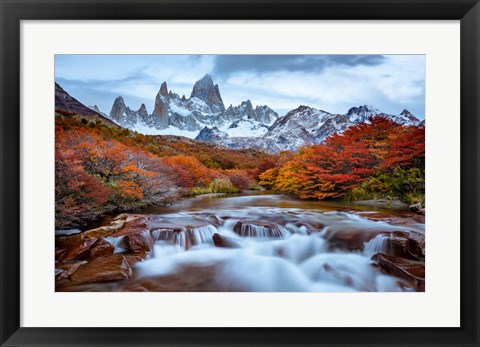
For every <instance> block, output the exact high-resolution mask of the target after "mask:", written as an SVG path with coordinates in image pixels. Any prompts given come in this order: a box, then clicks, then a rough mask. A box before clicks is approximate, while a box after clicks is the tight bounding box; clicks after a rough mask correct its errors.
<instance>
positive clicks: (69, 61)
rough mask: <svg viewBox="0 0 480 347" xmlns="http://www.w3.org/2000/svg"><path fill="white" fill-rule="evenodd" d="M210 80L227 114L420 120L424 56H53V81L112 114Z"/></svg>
mask: <svg viewBox="0 0 480 347" xmlns="http://www.w3.org/2000/svg"><path fill="white" fill-rule="evenodd" d="M207 73H208V74H210V75H211V76H212V78H213V81H214V83H216V84H218V85H219V87H220V93H221V95H222V98H223V102H224V104H225V106H226V107H228V106H229V105H230V104H233V105H238V104H240V103H241V102H242V101H244V100H247V99H250V100H251V101H252V103H253V104H254V105H268V106H270V107H271V108H273V109H274V110H276V111H277V112H278V113H279V114H281V115H283V114H284V113H286V112H287V111H289V110H291V109H294V108H296V107H298V106H299V105H308V106H312V107H315V108H318V109H322V110H325V111H328V112H332V113H346V112H347V111H348V109H349V108H350V107H352V106H358V105H365V104H366V105H372V106H374V107H376V108H378V109H380V110H381V111H384V112H387V113H392V114H398V113H400V112H401V111H402V110H403V109H404V108H406V109H408V110H409V111H410V112H412V113H413V114H414V115H416V116H417V117H418V118H420V119H423V118H424V116H425V56H423V55H56V56H55V80H56V81H57V82H58V83H59V84H60V85H61V86H62V87H63V88H64V89H65V90H66V91H67V92H68V93H70V94H71V95H72V96H74V97H75V98H77V99H78V100H80V101H81V102H83V103H84V104H86V105H95V104H96V105H98V107H99V108H100V110H102V111H103V112H105V113H109V112H110V108H111V106H112V104H113V101H114V99H115V97H117V96H118V95H122V96H123V97H124V99H125V103H126V104H127V106H129V107H130V108H132V109H134V110H136V109H138V108H139V106H140V104H141V103H145V105H146V106H147V109H148V111H149V112H152V110H153V105H154V101H155V95H156V94H157V92H158V90H159V88H160V85H161V83H162V82H163V81H166V82H167V85H168V89H169V90H172V91H173V92H175V93H177V94H179V95H180V96H181V95H183V94H185V96H186V97H187V98H188V97H189V96H190V93H191V91H192V87H193V84H194V83H195V82H196V81H197V80H199V79H200V78H202V77H203V76H204V75H205V74H207Z"/></svg>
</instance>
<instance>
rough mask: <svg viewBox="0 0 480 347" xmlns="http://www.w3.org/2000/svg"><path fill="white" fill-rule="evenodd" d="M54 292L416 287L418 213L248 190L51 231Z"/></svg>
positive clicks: (421, 263)
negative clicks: (85, 226) (53, 237)
mask: <svg viewBox="0 0 480 347" xmlns="http://www.w3.org/2000/svg"><path fill="white" fill-rule="evenodd" d="M55 249H56V254H55V279H56V290H57V291H237V292H239V291H267V292H269V291H272V292H276V291H282V292H298V291H314V292H331V291H336V292H338V291H340V292H347V291H361V292H365V291H369V292H370V291H424V290H425V224H424V216H420V215H417V214H415V213H412V212H408V211H397V210H385V209H383V210H382V209H376V210H375V209H365V208H363V209H358V208H357V207H352V206H347V205H342V204H330V203H322V202H311V201H306V202H305V201H300V200H297V199H294V198H290V197H286V196H281V195H273V194H260V195H257V194H253V195H236V196H211V197H198V198H196V199H190V200H187V201H184V202H183V203H181V204H179V205H175V206H172V207H164V208H157V209H151V210H150V211H145V213H144V214H121V215H119V216H117V217H115V218H114V219H113V220H111V221H109V222H108V223H106V225H103V226H101V227H99V228H95V229H90V230H86V231H82V232H76V231H69V232H65V231H63V232H58V233H57V236H56V245H55Z"/></svg>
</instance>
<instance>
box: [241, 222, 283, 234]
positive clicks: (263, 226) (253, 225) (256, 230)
mask: <svg viewBox="0 0 480 347" xmlns="http://www.w3.org/2000/svg"><path fill="white" fill-rule="evenodd" d="M233 231H234V232H236V233H237V234H238V235H240V236H242V237H262V238H284V237H286V236H287V235H288V233H287V231H286V230H285V229H284V228H283V227H281V226H280V225H278V224H274V223H269V222H261V221H249V220H245V221H238V222H237V223H236V224H235V225H234V226H233Z"/></svg>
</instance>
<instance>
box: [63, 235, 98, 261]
mask: <svg viewBox="0 0 480 347" xmlns="http://www.w3.org/2000/svg"><path fill="white" fill-rule="evenodd" d="M96 241H97V240H96V239H89V240H84V241H83V242H80V243H78V244H76V245H74V246H72V248H70V249H68V250H67V251H66V252H64V253H63V254H62V255H61V257H60V259H59V260H60V262H62V263H66V262H69V261H72V260H84V259H87V258H88V257H89V256H90V248H91V247H92V246H93V245H94V244H95V242H96Z"/></svg>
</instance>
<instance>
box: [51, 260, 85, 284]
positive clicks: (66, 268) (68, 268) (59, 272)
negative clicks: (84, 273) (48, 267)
mask: <svg viewBox="0 0 480 347" xmlns="http://www.w3.org/2000/svg"><path fill="white" fill-rule="evenodd" d="M85 263H86V261H79V262H76V263H68V264H59V265H57V266H56V267H55V281H60V280H63V279H65V278H68V277H69V276H70V275H71V274H72V273H74V272H75V270H77V269H78V268H79V267H80V265H83V264H85Z"/></svg>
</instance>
